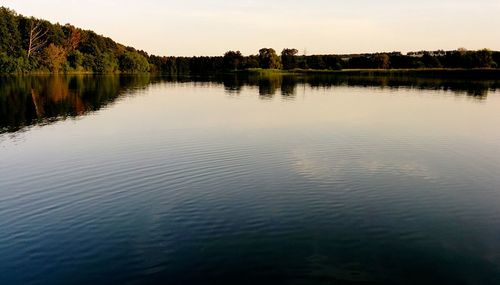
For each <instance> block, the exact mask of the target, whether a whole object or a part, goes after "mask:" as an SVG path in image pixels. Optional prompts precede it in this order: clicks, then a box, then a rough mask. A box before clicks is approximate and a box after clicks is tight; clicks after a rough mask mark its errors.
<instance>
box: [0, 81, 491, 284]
mask: <svg viewBox="0 0 500 285" xmlns="http://www.w3.org/2000/svg"><path fill="white" fill-rule="evenodd" d="M499 86H500V85H499V84H498V83H497V82H489V81H488V82H459V81H458V82H457V81H439V80H409V79H387V78H370V79H362V78H332V77H308V78H300V77H284V78H282V77H273V78H236V77H229V78H213V79H204V78H191V79H188V78H150V77H121V78H119V77H92V76H88V77H2V78H0V130H1V131H0V158H1V163H0V284H3V285H7V284H140V283H145V284H499V283H500V131H499V130H500V92H498V91H495V90H496V89H498V87H499Z"/></svg>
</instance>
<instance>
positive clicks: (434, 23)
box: [0, 0, 500, 56]
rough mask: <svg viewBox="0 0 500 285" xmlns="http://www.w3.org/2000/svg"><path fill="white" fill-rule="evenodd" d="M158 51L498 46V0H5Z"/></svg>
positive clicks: (1, 0)
mask: <svg viewBox="0 0 500 285" xmlns="http://www.w3.org/2000/svg"><path fill="white" fill-rule="evenodd" d="M0 5H1V6H7V7H9V8H11V9H14V10H16V11H17V12H18V13H19V14H22V15H25V16H35V17H38V18H43V19H47V20H50V21H52V22H59V23H61V24H66V23H71V24H73V25H75V26H77V27H81V28H84V29H90V30H93V31H95V32H97V33H98V34H102V35H105V36H108V37H110V38H112V39H114V40H115V41H117V42H119V43H122V44H125V45H129V46H133V47H135V48H137V49H143V50H145V51H147V52H149V53H153V54H157V55H176V56H179V55H186V56H192V55H222V54H223V53H224V52H225V51H227V50H240V51H241V52H242V53H243V54H245V55H248V54H256V53H257V52H258V50H259V49H260V48H262V47H273V48H274V49H276V50H277V51H281V49H283V48H284V47H290V48H297V49H298V50H300V51H301V53H303V51H304V50H307V54H331V53H358V52H377V51H386V52H388V51H402V52H407V51H418V50H436V49H446V50H448V49H456V48H459V47H465V48H467V49H480V48H489V49H493V50H500V34H499V31H498V27H500V16H499V15H500V0H418V1H415V0H412V1H405V0H377V1H374V0H307V1H298V0H274V1H271V0H267V1H266V0H230V1H228V0H225V1H222V0H164V1H160V0H141V1H139V0H0Z"/></svg>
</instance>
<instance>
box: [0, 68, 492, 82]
mask: <svg viewBox="0 0 500 285" xmlns="http://www.w3.org/2000/svg"><path fill="white" fill-rule="evenodd" d="M66 75H104V76H115V75H125V76H141V75H142V76H148V75H159V76H206V75H208V76H213V75H247V76H294V75H298V76H300V75H331V76H358V77H415V78H419V77H420V78H436V79H439V78H454V79H485V80H486V79H488V80H491V79H498V80H500V68H476V69H465V68H456V69H450V68H422V69H342V70H321V69H292V70H282V69H261V68H252V69H245V70H235V71H227V72H218V73H201V74H182V73H179V74H170V73H161V72H141V73H130V72H117V73H96V72H61V73H51V72H22V73H0V76H66Z"/></svg>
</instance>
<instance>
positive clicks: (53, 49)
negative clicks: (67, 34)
mask: <svg viewBox="0 0 500 285" xmlns="http://www.w3.org/2000/svg"><path fill="white" fill-rule="evenodd" d="M43 55H44V59H45V61H46V65H47V66H48V67H49V69H50V71H51V72H54V73H57V72H59V70H60V69H61V65H62V64H64V63H65V62H66V51H65V50H64V48H62V47H60V46H56V45H54V44H50V45H49V46H48V47H46V48H45V49H44V51H43Z"/></svg>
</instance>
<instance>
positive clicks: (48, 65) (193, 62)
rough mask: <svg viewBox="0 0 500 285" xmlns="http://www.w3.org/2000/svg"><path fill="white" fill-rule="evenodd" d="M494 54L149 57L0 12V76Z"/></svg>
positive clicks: (411, 64)
mask: <svg viewBox="0 0 500 285" xmlns="http://www.w3.org/2000/svg"><path fill="white" fill-rule="evenodd" d="M497 67H500V52H497V51H490V50H487V49H483V50H478V51H468V50H465V49H458V50H454V51H421V52H411V53H408V54H406V55H405V54H402V53H401V52H390V53H375V54H355V55H299V51H298V50H296V49H284V50H283V51H282V52H281V53H280V54H278V53H277V52H276V51H275V50H274V49H272V48H262V49H261V50H259V52H258V54H256V55H248V56H244V55H242V54H241V52H239V51H228V52H226V53H225V54H224V55H223V56H205V57H203V56H202V57H167V56H155V55H149V54H148V53H146V52H144V51H141V50H136V49H134V48H132V47H127V46H124V45H121V44H119V43H116V42H115V41H113V40H112V39H110V38H107V37H104V36H100V35H97V34H96V33H94V32H92V31H88V30H82V29H79V28H77V27H74V26H72V25H69V24H66V25H60V24H52V23H50V22H48V21H45V20H40V19H35V18H32V17H24V16H22V15H18V14H17V13H16V12H14V11H12V10H10V9H8V8H4V7H0V73H36V72H39V73H49V72H50V73H143V72H153V73H165V74H207V73H221V72H233V71H241V70H248V69H255V68H262V69H283V70H342V69H422V68H467V69H470V68H497Z"/></svg>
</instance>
